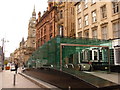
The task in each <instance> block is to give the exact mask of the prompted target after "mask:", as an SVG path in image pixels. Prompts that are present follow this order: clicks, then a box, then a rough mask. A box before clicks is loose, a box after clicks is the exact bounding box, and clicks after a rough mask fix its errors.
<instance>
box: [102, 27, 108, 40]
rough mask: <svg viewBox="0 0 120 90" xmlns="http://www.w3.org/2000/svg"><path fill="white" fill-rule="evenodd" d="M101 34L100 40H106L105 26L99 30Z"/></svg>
mask: <svg viewBox="0 0 120 90" xmlns="http://www.w3.org/2000/svg"><path fill="white" fill-rule="evenodd" d="M101 32H102V39H105V40H106V39H107V26H102V28H101Z"/></svg>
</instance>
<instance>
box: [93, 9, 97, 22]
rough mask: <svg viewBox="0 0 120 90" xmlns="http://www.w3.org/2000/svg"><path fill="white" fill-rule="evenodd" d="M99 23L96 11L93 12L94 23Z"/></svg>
mask: <svg viewBox="0 0 120 90" xmlns="http://www.w3.org/2000/svg"><path fill="white" fill-rule="evenodd" d="M96 21H97V15H96V10H95V11H93V12H92V22H93V23H94V22H96Z"/></svg>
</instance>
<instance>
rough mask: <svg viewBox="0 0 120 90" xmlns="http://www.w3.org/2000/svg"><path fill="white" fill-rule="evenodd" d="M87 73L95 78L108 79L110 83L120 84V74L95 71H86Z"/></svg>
mask: <svg viewBox="0 0 120 90" xmlns="http://www.w3.org/2000/svg"><path fill="white" fill-rule="evenodd" d="M84 72H85V73H89V74H92V75H94V76H97V77H100V78H103V79H106V80H108V81H111V82H114V83H117V84H120V73H117V72H110V73H108V72H106V71H93V72H87V71H84Z"/></svg>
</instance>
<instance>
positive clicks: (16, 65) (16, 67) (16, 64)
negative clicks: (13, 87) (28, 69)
mask: <svg viewBox="0 0 120 90" xmlns="http://www.w3.org/2000/svg"><path fill="white" fill-rule="evenodd" d="M17 69H18V63H15V72H16V74H17Z"/></svg>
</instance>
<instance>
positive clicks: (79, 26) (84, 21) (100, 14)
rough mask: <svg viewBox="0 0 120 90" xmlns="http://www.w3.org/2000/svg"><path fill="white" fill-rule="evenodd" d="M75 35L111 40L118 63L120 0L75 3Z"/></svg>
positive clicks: (119, 54) (119, 62) (119, 52)
mask: <svg viewBox="0 0 120 90" xmlns="http://www.w3.org/2000/svg"><path fill="white" fill-rule="evenodd" d="M75 7H76V9H75V14H76V15H75V16H76V37H85V38H95V39H105V40H112V48H113V49H114V60H115V64H119V65H120V60H119V57H120V1H119V0H116V1H111V0H107V1H105V2H103V1H99V0H90V1H88V0H84V1H80V2H77V3H76V4H75Z"/></svg>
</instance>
